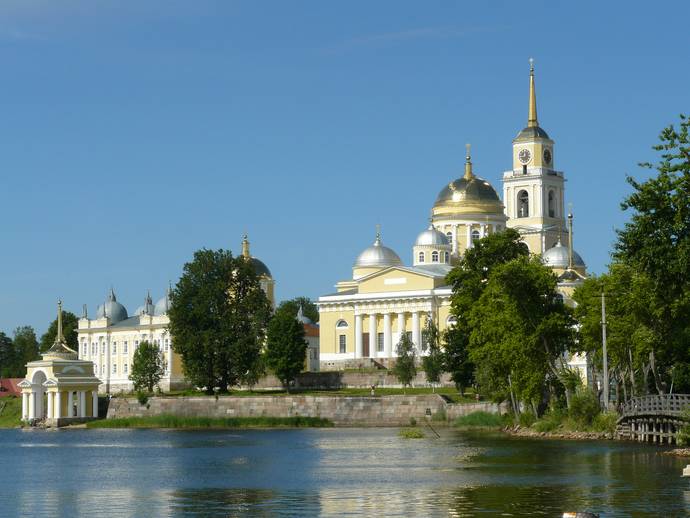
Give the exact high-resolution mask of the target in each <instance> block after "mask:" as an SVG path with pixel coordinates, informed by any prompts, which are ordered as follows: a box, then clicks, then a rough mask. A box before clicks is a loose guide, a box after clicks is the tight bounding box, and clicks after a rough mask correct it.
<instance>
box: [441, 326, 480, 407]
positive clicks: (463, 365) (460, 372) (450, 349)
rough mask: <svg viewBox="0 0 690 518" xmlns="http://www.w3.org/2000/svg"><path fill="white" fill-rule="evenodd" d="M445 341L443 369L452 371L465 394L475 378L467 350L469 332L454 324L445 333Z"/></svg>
mask: <svg viewBox="0 0 690 518" xmlns="http://www.w3.org/2000/svg"><path fill="white" fill-rule="evenodd" d="M443 341H444V348H443V369H444V370H445V371H446V372H449V373H450V377H451V379H452V380H453V382H454V383H455V387H456V388H457V389H458V392H460V394H462V395H463V396H464V395H465V389H466V388H467V387H469V386H470V385H472V381H473V380H474V364H473V363H472V362H471V361H470V358H469V352H468V350H467V344H468V342H469V334H466V332H465V333H463V332H462V331H461V330H460V329H458V328H457V327H455V326H453V327H450V328H448V329H446V331H445V332H444V333H443Z"/></svg>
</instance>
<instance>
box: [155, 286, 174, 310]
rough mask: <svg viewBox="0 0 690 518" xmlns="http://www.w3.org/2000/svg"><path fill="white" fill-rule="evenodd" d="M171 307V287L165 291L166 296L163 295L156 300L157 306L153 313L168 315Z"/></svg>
mask: <svg viewBox="0 0 690 518" xmlns="http://www.w3.org/2000/svg"><path fill="white" fill-rule="evenodd" d="M169 309H170V288H168V290H167V291H166V292H165V297H161V298H160V299H158V301H157V302H156V306H155V307H154V309H153V313H152V315H155V316H157V317H159V316H161V315H167V313H168V310H169Z"/></svg>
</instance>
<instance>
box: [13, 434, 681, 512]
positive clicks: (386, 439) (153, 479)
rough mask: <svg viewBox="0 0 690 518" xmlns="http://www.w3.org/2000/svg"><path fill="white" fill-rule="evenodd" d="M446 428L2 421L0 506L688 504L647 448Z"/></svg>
mask: <svg viewBox="0 0 690 518" xmlns="http://www.w3.org/2000/svg"><path fill="white" fill-rule="evenodd" d="M440 433H441V438H440V439H438V438H431V437H429V435H433V434H428V437H427V438H426V439H418V440H413V439H407V440H406V439H400V438H398V435H397V430H396V429H371V428H369V429H307V430H241V431H235V430H233V431H171V430H83V429H82V430H59V431H41V430H24V431H23V430H0V441H1V443H2V445H1V447H0V448H1V449H0V516H3V517H5V516H69V517H72V516H104V517H105V516H108V517H110V516H118V517H119V516H153V517H157V516H240V515H252V516H319V515H321V516H559V517H560V516H561V513H562V512H563V511H566V510H590V511H595V512H599V513H601V514H602V516H607V517H608V516H665V517H673V516H688V515H690V480H688V479H682V478H680V474H681V471H682V468H683V467H684V466H685V464H686V463H687V461H684V460H683V459H677V458H673V457H668V456H662V455H658V451H660V450H659V449H657V448H654V447H649V446H640V445H636V444H629V443H614V442H574V441H550V440H538V439H520V438H510V437H506V436H503V435H500V434H489V433H463V432H457V431H454V430H440ZM434 437H435V436H434Z"/></svg>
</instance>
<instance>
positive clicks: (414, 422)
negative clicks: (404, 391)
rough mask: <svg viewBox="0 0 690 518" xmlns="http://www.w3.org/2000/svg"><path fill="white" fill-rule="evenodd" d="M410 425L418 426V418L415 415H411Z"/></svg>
mask: <svg viewBox="0 0 690 518" xmlns="http://www.w3.org/2000/svg"><path fill="white" fill-rule="evenodd" d="M410 426H417V420H416V419H415V418H414V417H410Z"/></svg>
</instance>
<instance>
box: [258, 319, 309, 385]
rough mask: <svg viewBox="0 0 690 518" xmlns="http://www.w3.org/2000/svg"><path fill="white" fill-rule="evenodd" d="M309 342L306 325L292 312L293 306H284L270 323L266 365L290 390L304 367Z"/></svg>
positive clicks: (265, 353)
mask: <svg viewBox="0 0 690 518" xmlns="http://www.w3.org/2000/svg"><path fill="white" fill-rule="evenodd" d="M306 352H307V342H306V340H305V339H304V326H303V325H302V323H301V322H299V321H298V320H297V319H296V318H295V317H294V316H293V314H292V308H290V307H286V306H282V307H281V308H279V309H278V311H277V312H276V314H275V315H273V318H271V321H270V322H269V323H268V333H267V340H266V350H265V352H264V355H265V359H266V365H267V366H268V368H269V369H271V371H273V373H274V374H275V375H276V377H277V378H278V379H279V380H280V381H281V383H282V384H283V386H284V387H285V388H286V389H287V390H288V391H289V390H290V383H291V382H292V381H294V380H295V378H297V375H298V374H299V373H300V372H302V370H303V369H304V361H305V357H306Z"/></svg>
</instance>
